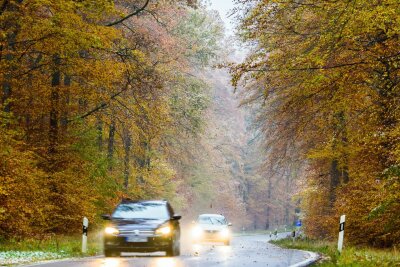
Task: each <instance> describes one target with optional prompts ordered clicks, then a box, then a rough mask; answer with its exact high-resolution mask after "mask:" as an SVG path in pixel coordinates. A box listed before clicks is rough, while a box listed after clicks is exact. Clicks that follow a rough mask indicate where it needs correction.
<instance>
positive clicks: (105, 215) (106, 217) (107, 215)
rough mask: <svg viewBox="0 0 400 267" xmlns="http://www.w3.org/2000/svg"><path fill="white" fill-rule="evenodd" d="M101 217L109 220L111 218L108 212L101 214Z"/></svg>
mask: <svg viewBox="0 0 400 267" xmlns="http://www.w3.org/2000/svg"><path fill="white" fill-rule="evenodd" d="M101 218H103V220H107V221H109V220H111V215H110V214H103V215H101Z"/></svg>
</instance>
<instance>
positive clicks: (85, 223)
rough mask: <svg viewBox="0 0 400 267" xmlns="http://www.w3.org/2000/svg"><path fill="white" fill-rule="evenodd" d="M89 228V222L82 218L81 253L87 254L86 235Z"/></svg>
mask: <svg viewBox="0 0 400 267" xmlns="http://www.w3.org/2000/svg"><path fill="white" fill-rule="evenodd" d="M88 227H89V220H88V218H86V217H83V223H82V253H86V252H87V233H88Z"/></svg>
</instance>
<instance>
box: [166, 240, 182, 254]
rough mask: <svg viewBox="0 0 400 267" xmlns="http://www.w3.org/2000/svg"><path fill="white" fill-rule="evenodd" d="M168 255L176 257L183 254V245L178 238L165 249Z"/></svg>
mask: <svg viewBox="0 0 400 267" xmlns="http://www.w3.org/2000/svg"><path fill="white" fill-rule="evenodd" d="M165 252H166V254H167V257H176V256H179V255H180V254H181V245H180V243H179V241H178V240H174V241H172V242H171V244H170V245H169V247H168V249H167V250H166V251H165Z"/></svg>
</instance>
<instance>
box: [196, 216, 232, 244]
mask: <svg viewBox="0 0 400 267" xmlns="http://www.w3.org/2000/svg"><path fill="white" fill-rule="evenodd" d="M230 226H232V224H231V223H228V221H227V220H226V218H225V217H224V216H222V215H219V214H201V215H199V217H198V218H197V221H196V222H195V223H194V225H193V228H192V238H193V242H194V243H199V242H223V243H224V244H225V245H229V244H230V242H231V238H232V233H231V230H230V229H229V227H230Z"/></svg>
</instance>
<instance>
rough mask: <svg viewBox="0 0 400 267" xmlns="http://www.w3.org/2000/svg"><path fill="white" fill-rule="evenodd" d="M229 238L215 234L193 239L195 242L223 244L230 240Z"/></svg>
mask: <svg viewBox="0 0 400 267" xmlns="http://www.w3.org/2000/svg"><path fill="white" fill-rule="evenodd" d="M230 239H231V237H230V236H221V234H220V233H215V234H203V235H202V236H200V237H197V238H195V239H194V241H195V242H225V241H228V240H230Z"/></svg>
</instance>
